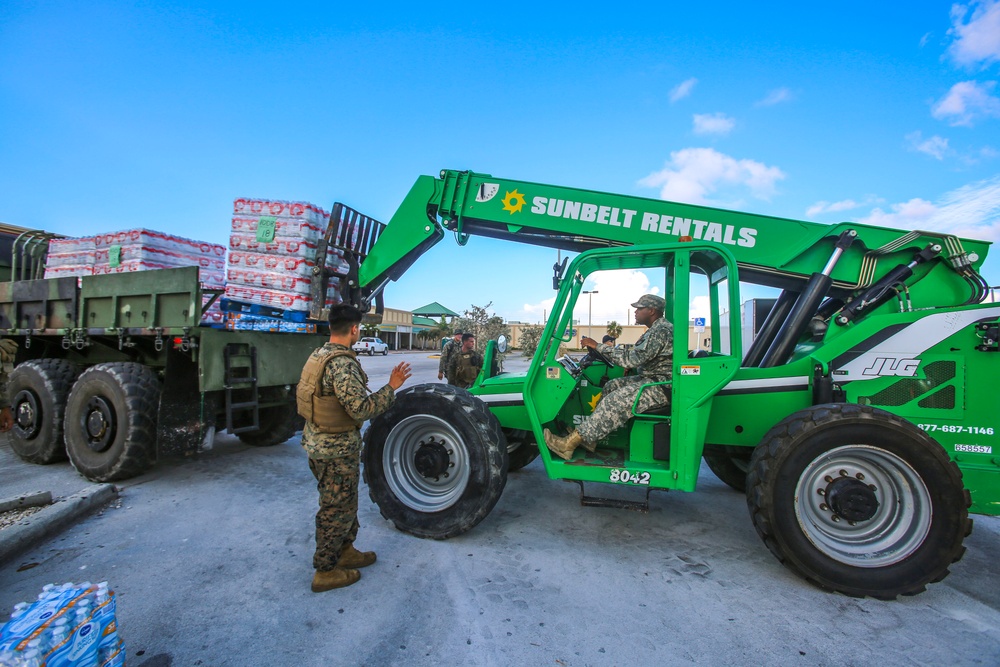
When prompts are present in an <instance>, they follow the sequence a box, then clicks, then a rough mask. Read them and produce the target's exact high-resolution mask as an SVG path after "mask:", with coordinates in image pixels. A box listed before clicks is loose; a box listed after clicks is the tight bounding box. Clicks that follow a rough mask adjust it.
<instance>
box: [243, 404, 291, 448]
mask: <svg viewBox="0 0 1000 667" xmlns="http://www.w3.org/2000/svg"><path fill="white" fill-rule="evenodd" d="M302 424H303V421H302V418H301V417H299V415H298V412H297V410H296V406H295V404H294V403H285V404H282V405H273V406H271V407H267V408H261V410H260V428H259V429H258V430H256V431H246V432H244V433H237V434H236V437H237V438H239V439H240V442H242V443H243V444H244V445H250V446H251V447H270V446H271V445H280V444H281V443H283V442H287V441H288V439H289V438H291V437H292V436H293V435H295V432H296V431H299V430H301V429H302Z"/></svg>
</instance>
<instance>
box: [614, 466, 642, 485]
mask: <svg viewBox="0 0 1000 667" xmlns="http://www.w3.org/2000/svg"><path fill="white" fill-rule="evenodd" d="M608 481H610V482H618V483H619V484H643V485H647V486H648V485H649V473H648V472H629V471H628V470H618V469H617V468H614V469H612V471H611V478H610V479H609V480H608Z"/></svg>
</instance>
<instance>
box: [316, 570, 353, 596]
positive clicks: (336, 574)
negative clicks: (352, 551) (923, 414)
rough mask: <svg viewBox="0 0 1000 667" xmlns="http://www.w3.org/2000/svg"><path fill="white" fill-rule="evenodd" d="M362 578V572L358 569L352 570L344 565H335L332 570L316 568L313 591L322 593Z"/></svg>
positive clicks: (348, 584)
mask: <svg viewBox="0 0 1000 667" xmlns="http://www.w3.org/2000/svg"><path fill="white" fill-rule="evenodd" d="M360 578H361V573H360V572H358V571H357V570H350V569H347V568H343V567H335V568H333V569H332V570H316V574H314V575H313V583H312V592H313V593H322V592H323V591H330V590H333V589H334V588H343V587H344V586H350V585H351V584H354V583H357V581H358V579H360Z"/></svg>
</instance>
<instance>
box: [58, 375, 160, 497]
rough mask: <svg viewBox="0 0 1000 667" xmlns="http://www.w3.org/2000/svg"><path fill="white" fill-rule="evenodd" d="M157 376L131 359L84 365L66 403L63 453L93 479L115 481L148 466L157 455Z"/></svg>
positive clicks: (135, 473)
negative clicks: (85, 368)
mask: <svg viewBox="0 0 1000 667" xmlns="http://www.w3.org/2000/svg"><path fill="white" fill-rule="evenodd" d="M159 402H160V381H159V379H158V378H157V377H156V373H155V372H153V370H152V369H151V368H148V367H147V366H143V365H142V364H138V363H134V362H119V363H107V364H97V365H96V366H91V367H90V368H88V369H87V370H85V371H84V372H83V373H82V374H81V375H80V377H79V378H78V379H77V381H76V383H74V384H73V388H72V389H71V390H70V392H69V399H68V400H67V402H66V424H65V429H66V453H67V454H69V460H70V463H72V464H73V467H74V468H76V470H77V472H79V473H80V474H81V475H83V476H84V477H86V478H87V479H89V480H90V481H92V482H114V481H117V480H122V479H128V478H130V477H135V476H136V475H139V474H141V473H143V472H145V471H146V469H147V468H149V467H150V466H151V465H152V464H153V461H154V459H155V457H156V418H157V412H156V411H157V408H158V406H159Z"/></svg>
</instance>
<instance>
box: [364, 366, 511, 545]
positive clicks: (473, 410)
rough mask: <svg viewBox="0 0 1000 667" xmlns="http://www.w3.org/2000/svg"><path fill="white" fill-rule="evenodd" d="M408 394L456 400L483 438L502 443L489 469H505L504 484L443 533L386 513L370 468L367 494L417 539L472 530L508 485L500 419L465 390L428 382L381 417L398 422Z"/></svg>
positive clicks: (366, 439)
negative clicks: (414, 526)
mask: <svg viewBox="0 0 1000 667" xmlns="http://www.w3.org/2000/svg"><path fill="white" fill-rule="evenodd" d="M407 395H415V396H418V397H422V398H421V399H420V400H421V401H426V400H434V399H433V398H432V397H439V398H444V399H445V400H450V401H453V402H454V403H455V405H457V406H459V407H460V408H461V409H462V410H463V411H464V412H465V413H466V414H467V415H468V416H469V417H470V420H471V421H472V423H473V426H474V427H475V429H476V430H477V431H479V432H480V433H481V434H482V435H483V437H485V438H487V439H488V440H490V441H496V442H500V443H502V444H503V445H504V446H503V447H500V448H498V449H496V450H495V451H492V450H491V451H490V454H492V460H490V461H488V466H489V469H490V470H491V471H501V470H502V471H503V472H504V474H503V477H502V483H501V484H499V485H498V486H496V487H494V486H490V489H489V490H490V491H491V492H492V496H493V497H490V498H488V499H487V502H485V503H482V504H481V505H480V508H479V510H478V511H476V512H474V513H472V514H470V515H469V516H467V517H464V519H463V521H462V522H461V524H460V525H457V526H454V527H452V528H450V529H444V530H432V531H416V530H414V529H412V528H411V527H409V526H407V525H406V524H405V523H402V522H401V521H399V520H398V519H397V518H396V517H393V516H391V515H389V514H387V513H386V510H385V508H383V507H382V506H381V505H380V504H379V502H378V499H377V497H376V494H375V491H374V489H373V486H372V483H371V479H370V476H369V474H370V471H369V469H368V466H367V465H365V466H364V469H363V478H364V480H365V484H367V485H368V495H369V497H370V498H371V501H372V502H373V503H375V505H376V506H378V507H379V513H380V514H381V515H382V517H383V518H384V519H386V520H387V521H390V522H391V523H392V524H393V525H394V526H395V527H396V529H397V530H400V531H402V532H404V533H408V534H410V535H415V536H416V537H421V538H429V539H435V540H446V539H449V538H452V537H455V536H457V535H461V534H463V533H465V532H467V531H469V530H471V529H472V528H473V527H475V526H476V525H477V524H479V522H480V521H482V520H483V519H484V518H486V516H487V515H488V514H489V513H490V511H491V510H492V509H493V507H494V505H496V501H497V500H498V499H499V498H500V495H501V494H502V492H503V489H504V486H506V483H507V477H506V470H507V465H508V461H507V449H506V439H505V437H504V434H503V430H502V429H501V427H500V422H499V421H497V418H496V417H495V416H494V415H493V413H492V412H490V411H489V408H487V407H486V404H485V403H483V402H482V401H480V400H479V399H477V398H476V397H475V396H473V395H472V394H470V393H469V392H468V391H466V390H465V389H460V388H459V387H455V386H453V385H449V384H442V383H428V384H422V385H416V386H413V387H409V388H407V389H404V390H403V391H401V392H399V393H398V394H397V395H396V403H395V404H394V405H393V407H392V408H390V409H389V410H388V411H387V412H386V413H385V414H383V415H381V416H380V418H381V419H388V420H390V421H392V422H395V421H398V419H394V415H393V414H392V413H393V410H394V408H395V407H396V406H397V405H399V399H401V398H403V397H404V396H407ZM372 430H373V429H372V428H371V426H369V428H368V430H367V431H366V433H365V437H364V446H365V447H366V448H367V447H368V446H369V439H370V436H371V434H372Z"/></svg>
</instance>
